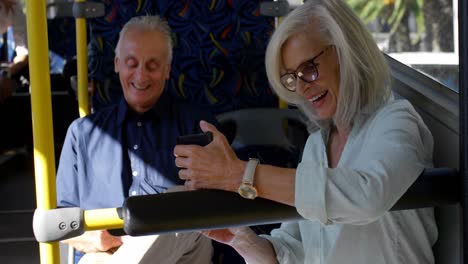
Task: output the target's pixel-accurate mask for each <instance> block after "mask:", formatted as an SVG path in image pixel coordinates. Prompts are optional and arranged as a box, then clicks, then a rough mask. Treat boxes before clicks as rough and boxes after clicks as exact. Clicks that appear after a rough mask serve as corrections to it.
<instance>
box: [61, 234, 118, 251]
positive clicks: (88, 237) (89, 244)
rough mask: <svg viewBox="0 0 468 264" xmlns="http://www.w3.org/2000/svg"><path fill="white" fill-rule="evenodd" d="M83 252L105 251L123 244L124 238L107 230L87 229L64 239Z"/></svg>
mask: <svg viewBox="0 0 468 264" xmlns="http://www.w3.org/2000/svg"><path fill="white" fill-rule="evenodd" d="M62 242H63V243H67V244H68V245H70V246H72V247H74V248H75V249H76V250H79V251H81V252H85V253H90V252H105V251H109V250H113V249H115V248H118V247H120V246H121V245H122V238H121V237H117V236H113V235H111V234H109V232H108V231H107V230H98V231H87V232H85V233H84V234H83V235H81V236H79V237H75V238H70V239H67V240H64V241H62Z"/></svg>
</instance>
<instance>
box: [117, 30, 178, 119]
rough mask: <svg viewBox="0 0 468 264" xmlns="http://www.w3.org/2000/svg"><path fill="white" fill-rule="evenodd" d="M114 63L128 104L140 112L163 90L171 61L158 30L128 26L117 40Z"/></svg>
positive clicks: (150, 104)
mask: <svg viewBox="0 0 468 264" xmlns="http://www.w3.org/2000/svg"><path fill="white" fill-rule="evenodd" d="M118 48H119V50H118V51H117V54H116V57H115V60H114V67H115V72H117V73H118V74H119V79H120V83H121V85H122V89H123V94H124V97H125V100H126V101H127V104H128V105H129V107H130V108H131V109H132V110H134V111H136V112H138V113H144V112H146V111H148V110H149V109H150V108H151V107H153V106H154V105H155V104H156V102H157V101H158V99H159V97H160V96H161V94H162V93H163V91H164V84H165V82H166V80H167V79H168V78H169V73H170V69H171V65H170V62H169V54H168V52H169V47H168V43H167V41H166V38H165V36H164V35H163V34H162V33H161V32H159V31H154V30H153V31H149V30H140V29H132V28H130V29H129V30H128V31H127V32H126V33H125V35H124V36H123V37H122V39H121V41H120V46H119V47H118Z"/></svg>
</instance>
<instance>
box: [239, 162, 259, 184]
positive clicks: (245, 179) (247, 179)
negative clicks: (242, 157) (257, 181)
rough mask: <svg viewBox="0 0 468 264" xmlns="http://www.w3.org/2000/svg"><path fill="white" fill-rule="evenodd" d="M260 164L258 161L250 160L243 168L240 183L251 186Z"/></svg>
mask: <svg viewBox="0 0 468 264" xmlns="http://www.w3.org/2000/svg"><path fill="white" fill-rule="evenodd" d="M259 163H260V161H259V160H258V159H255V158H250V159H249V161H248V162H247V165H246V166H245V171H244V176H242V183H246V184H250V185H252V186H253V183H254V176H255V170H256V169H257V165H258V164H259Z"/></svg>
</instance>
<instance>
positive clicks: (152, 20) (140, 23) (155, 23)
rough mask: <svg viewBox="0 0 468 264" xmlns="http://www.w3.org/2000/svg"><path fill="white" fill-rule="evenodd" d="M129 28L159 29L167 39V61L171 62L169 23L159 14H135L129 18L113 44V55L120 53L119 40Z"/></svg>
mask: <svg viewBox="0 0 468 264" xmlns="http://www.w3.org/2000/svg"><path fill="white" fill-rule="evenodd" d="M129 29H137V30H144V31H159V32H161V33H162V34H163V35H164V36H165V38H166V41H167V46H168V52H167V54H168V61H169V63H171V61H172V47H173V46H172V45H173V44H172V36H171V28H170V27H169V24H168V23H167V22H166V21H165V20H162V19H161V18H160V17H159V16H137V17H133V18H131V19H130V20H129V21H128V22H127V23H125V25H124V26H123V28H122V30H120V33H119V40H118V42H117V45H116V46H115V55H116V56H117V57H118V56H119V55H120V54H119V53H120V41H121V40H122V38H123V36H125V34H126V33H127V31H128V30H129Z"/></svg>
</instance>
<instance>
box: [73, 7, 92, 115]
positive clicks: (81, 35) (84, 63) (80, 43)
mask: <svg viewBox="0 0 468 264" xmlns="http://www.w3.org/2000/svg"><path fill="white" fill-rule="evenodd" d="M75 2H76V3H78V2H85V0H75ZM75 21H76V22H75V23H76V57H77V71H78V89H77V90H78V107H79V113H80V117H83V116H86V115H88V114H89V102H88V101H89V99H88V53H87V49H86V45H87V43H88V42H87V40H86V18H83V17H81V18H76V19H75Z"/></svg>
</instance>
